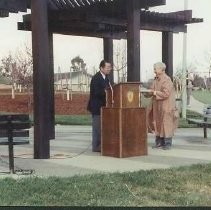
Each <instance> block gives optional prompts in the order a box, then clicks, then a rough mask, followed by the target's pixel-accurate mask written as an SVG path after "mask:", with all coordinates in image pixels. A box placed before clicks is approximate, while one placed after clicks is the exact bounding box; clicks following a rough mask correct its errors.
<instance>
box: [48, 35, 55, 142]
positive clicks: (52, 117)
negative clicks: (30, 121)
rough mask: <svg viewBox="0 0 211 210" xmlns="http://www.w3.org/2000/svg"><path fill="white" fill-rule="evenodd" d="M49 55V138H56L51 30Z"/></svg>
mask: <svg viewBox="0 0 211 210" xmlns="http://www.w3.org/2000/svg"><path fill="white" fill-rule="evenodd" d="M49 55H50V68H49V79H50V96H49V99H50V102H49V114H50V119H49V139H55V99H54V98H55V97H54V92H55V91H54V57H53V33H51V32H49Z"/></svg>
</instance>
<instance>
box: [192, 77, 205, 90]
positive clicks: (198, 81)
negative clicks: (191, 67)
mask: <svg viewBox="0 0 211 210" xmlns="http://www.w3.org/2000/svg"><path fill="white" fill-rule="evenodd" d="M193 86H194V87H199V88H206V84H205V81H204V78H202V77H200V76H199V75H198V74H195V75H194V77H193Z"/></svg>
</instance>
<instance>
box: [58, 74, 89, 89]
mask: <svg viewBox="0 0 211 210" xmlns="http://www.w3.org/2000/svg"><path fill="white" fill-rule="evenodd" d="M91 78H92V75H91V74H89V73H87V72H84V71H75V72H64V73H56V74H54V85H55V89H56V90H63V89H69V90H71V91H77V92H78V91H80V92H87V91H89V86H90V82H91Z"/></svg>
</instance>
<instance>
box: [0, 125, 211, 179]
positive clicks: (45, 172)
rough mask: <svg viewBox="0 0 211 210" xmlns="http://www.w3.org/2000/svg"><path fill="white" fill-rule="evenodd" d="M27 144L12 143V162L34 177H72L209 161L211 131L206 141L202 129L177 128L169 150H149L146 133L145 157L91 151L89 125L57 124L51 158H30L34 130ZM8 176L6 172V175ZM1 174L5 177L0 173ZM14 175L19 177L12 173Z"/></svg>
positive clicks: (4, 149)
mask: <svg viewBox="0 0 211 210" xmlns="http://www.w3.org/2000/svg"><path fill="white" fill-rule="evenodd" d="M30 132H31V134H30V136H31V143H30V145H22V146H15V157H16V158H15V165H16V166H18V167H20V168H23V169H34V170H35V174H34V175H36V176H44V177H48V176H60V177H67V176H74V175H85V174H93V173H110V172H129V171H137V170H141V169H143V170H149V169H158V168H170V167H178V166H183V165H191V164H196V163H211V152H210V151H211V138H210V137H211V131H210V130H209V131H208V137H209V139H208V140H205V139H203V130H202V129H200V128H199V129H178V130H177V132H176V135H175V138H174V146H173V148H172V149H171V150H169V151H164V150H160V149H152V148H151V146H152V144H153V141H154V137H153V136H152V135H149V136H148V156H141V157H132V158H124V159H118V158H112V157H104V156H101V155H100V154H99V153H92V152H91V127H90V126H59V125H58V126H56V140H51V159H48V160H34V159H33V142H32V139H33V135H32V134H33V131H32V130H31V131H30ZM0 154H1V157H2V158H3V160H4V161H5V160H7V159H8V157H7V156H8V148H7V147H6V146H1V147H0ZM0 171H8V165H7V164H5V163H2V162H1V161H0ZM7 176H8V175H7ZM0 177H5V175H4V174H1V173H0ZM13 177H18V176H17V175H13Z"/></svg>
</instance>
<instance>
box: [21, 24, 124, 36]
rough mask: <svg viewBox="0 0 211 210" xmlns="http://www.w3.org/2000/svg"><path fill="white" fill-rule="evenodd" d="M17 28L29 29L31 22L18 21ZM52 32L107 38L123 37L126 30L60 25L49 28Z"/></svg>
mask: <svg viewBox="0 0 211 210" xmlns="http://www.w3.org/2000/svg"><path fill="white" fill-rule="evenodd" d="M18 30H22V31H31V23H22V22H18ZM49 30H50V31H52V32H53V33H54V34H63V35H72V36H86V37H96V38H108V39H125V38H126V32H113V33H111V32H106V31H98V32H96V31H93V30H91V31H86V30H83V29H81V30H77V29H74V28H62V27H60V26H58V27H54V28H50V29H49Z"/></svg>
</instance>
